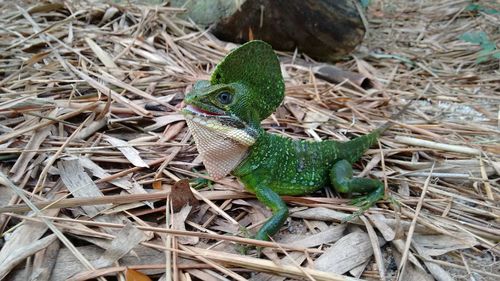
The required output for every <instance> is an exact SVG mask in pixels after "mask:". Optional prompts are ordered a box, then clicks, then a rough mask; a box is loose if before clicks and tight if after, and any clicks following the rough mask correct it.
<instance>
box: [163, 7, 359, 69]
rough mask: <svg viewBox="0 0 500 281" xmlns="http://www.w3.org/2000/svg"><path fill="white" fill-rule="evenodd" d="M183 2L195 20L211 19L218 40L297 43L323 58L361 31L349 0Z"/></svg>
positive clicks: (286, 47) (337, 54)
mask: <svg viewBox="0 0 500 281" xmlns="http://www.w3.org/2000/svg"><path fill="white" fill-rule="evenodd" d="M184 2H186V0H177V1H173V2H172V3H173V4H174V3H175V6H179V5H180V6H182V3H184ZM240 3H242V4H241V6H239V8H238V4H240ZM186 8H187V10H188V15H189V16H190V17H191V18H192V19H193V20H195V22H197V23H199V24H203V25H209V24H211V23H215V27H214V29H213V33H214V35H215V36H217V37H218V38H220V39H222V40H225V41H230V42H235V43H244V42H247V41H249V40H252V39H261V40H264V41H266V42H268V43H270V44H271V45H272V46H273V48H275V49H277V50H282V51H293V50H295V48H298V49H299V51H300V52H304V53H306V54H307V55H309V56H310V57H312V58H315V59H318V60H323V61H337V60H339V59H341V58H343V57H344V56H346V55H347V54H349V53H350V52H351V51H352V50H353V49H354V48H355V47H356V46H357V45H358V44H360V43H361V41H362V39H363V36H364V33H365V29H364V26H363V22H362V20H361V18H360V16H359V13H358V10H357V8H356V5H355V3H354V1H353V0H338V1H331V0H248V1H243V0H240V1H235V0H227V1H225V0H211V1H208V0H190V1H189V2H188V3H187V4H186ZM214 10H215V11H216V12H214Z"/></svg>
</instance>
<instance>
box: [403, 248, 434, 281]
mask: <svg viewBox="0 0 500 281" xmlns="http://www.w3.org/2000/svg"><path fill="white" fill-rule="evenodd" d="M394 258H395V260H396V263H397V264H398V266H401V265H400V263H401V254H400V252H399V251H397V250H394ZM399 280H405V281H406V280H408V281H432V280H434V279H433V278H432V276H430V275H429V274H427V273H426V272H425V271H424V270H422V268H421V267H417V266H415V265H414V264H413V263H408V264H407V265H406V266H405V270H404V272H403V273H402V275H401V276H399Z"/></svg>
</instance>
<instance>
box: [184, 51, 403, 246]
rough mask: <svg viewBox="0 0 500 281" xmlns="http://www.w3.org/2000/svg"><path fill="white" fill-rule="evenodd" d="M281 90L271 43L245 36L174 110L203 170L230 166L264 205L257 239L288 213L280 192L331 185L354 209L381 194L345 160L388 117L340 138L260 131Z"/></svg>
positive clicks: (369, 141)
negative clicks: (351, 197)
mask: <svg viewBox="0 0 500 281" xmlns="http://www.w3.org/2000/svg"><path fill="white" fill-rule="evenodd" d="M284 90H285V86H284V81H283V77H282V76H281V69H280V64H279V61H278V58H277V56H276V54H275V53H274V51H273V49H272V48H271V46H270V45H268V44H267V43H265V42H263V41H251V42H248V43H246V44H244V45H242V46H241V47H239V48H236V49H235V50H233V51H232V52H231V53H229V54H228V55H227V56H226V57H225V58H224V59H223V60H222V61H221V62H220V63H219V64H218V65H217V67H216V68H215V70H214V72H213V73H212V76H211V78H210V81H199V82H197V83H196V84H195V85H194V87H193V90H192V91H191V92H189V93H188V94H187V95H186V97H185V99H184V102H185V104H186V105H187V106H186V107H185V108H184V109H183V110H182V112H183V114H184V115H185V117H186V122H187V125H188V127H189V130H190V131H191V133H192V135H193V138H194V140H195V142H196V146H197V149H198V151H199V153H200V155H201V157H202V159H203V163H204V165H205V167H206V169H207V171H208V173H209V174H210V176H212V177H213V178H215V179H220V178H222V177H224V176H226V175H227V174H228V173H231V174H233V175H234V176H236V177H237V178H238V179H239V180H240V181H241V182H242V183H243V185H244V186H245V188H246V189H247V190H248V191H250V192H252V193H254V194H255V195H256V197H257V199H258V200H259V201H261V202H262V203H263V204H265V205H266V206H267V207H269V208H270V209H271V210H272V212H273V215H272V217H271V218H269V219H268V220H267V221H266V222H265V223H264V225H263V226H262V227H261V228H260V229H259V231H258V233H257V235H256V236H255V238H256V239H260V240H269V237H270V236H271V235H273V234H275V233H276V232H277V231H278V230H279V229H280V227H281V226H282V225H283V224H284V222H285V220H286V218H287V217H288V207H287V206H286V204H285V202H284V201H283V200H282V199H281V197H280V196H281V195H304V194H308V193H312V192H314V191H316V190H318V189H321V188H323V187H324V186H327V185H329V186H332V187H333V188H335V190H336V191H337V192H339V193H354V194H358V195H359V197H358V198H357V199H356V203H357V205H359V206H360V207H361V209H360V211H364V210H366V209H368V208H369V207H370V206H372V205H373V204H375V203H376V202H377V201H378V200H379V199H381V198H382V197H383V196H384V185H383V184H382V183H381V182H380V181H378V180H374V179H365V178H353V172H352V166H351V165H352V163H354V162H356V161H358V160H359V159H360V158H361V156H362V155H363V154H364V153H365V152H366V150H367V149H368V148H369V147H370V146H372V145H374V144H375V143H377V139H378V137H379V136H380V134H381V133H382V132H383V131H384V130H386V129H387V128H388V127H389V123H387V124H385V125H383V126H382V127H380V128H378V129H376V130H374V131H372V132H371V133H369V134H367V135H364V136H360V137H357V138H355V139H353V140H351V141H348V142H336V141H331V140H326V141H322V142H309V141H301V140H293V139H290V138H286V137H282V136H279V135H275V134H271V133H268V132H266V131H265V130H264V129H262V128H261V126H260V123H261V121H262V120H264V119H265V118H267V117H268V116H270V115H271V114H272V112H273V111H274V110H275V109H276V108H277V107H278V106H279V105H280V104H281V102H282V101H283V98H284ZM408 105H409V104H408ZM408 105H407V106H405V108H404V109H403V110H402V111H401V112H400V113H399V114H401V113H402V112H403V111H404V110H406V108H407V107H408Z"/></svg>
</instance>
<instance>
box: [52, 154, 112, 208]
mask: <svg viewBox="0 0 500 281" xmlns="http://www.w3.org/2000/svg"><path fill="white" fill-rule="evenodd" d="M57 167H58V168H59V173H60V175H61V179H62V181H63V182H64V184H65V185H66V188H67V189H68V190H69V191H70V192H71V194H72V195H73V197H75V198H78V197H97V196H103V194H102V192H101V190H99V188H98V187H97V186H96V184H95V183H94V182H93V181H92V179H91V178H90V177H89V176H88V175H87V174H86V173H85V171H84V170H83V167H82V165H80V162H79V161H78V159H66V160H64V159H62V160H60V161H59V163H58V165H57ZM109 207H111V205H109V204H105V205H104V204H103V205H93V206H81V208H82V209H83V210H84V211H85V213H86V214H87V215H88V216H89V217H95V216H97V215H98V214H99V213H100V212H101V211H102V210H104V209H107V208H109Z"/></svg>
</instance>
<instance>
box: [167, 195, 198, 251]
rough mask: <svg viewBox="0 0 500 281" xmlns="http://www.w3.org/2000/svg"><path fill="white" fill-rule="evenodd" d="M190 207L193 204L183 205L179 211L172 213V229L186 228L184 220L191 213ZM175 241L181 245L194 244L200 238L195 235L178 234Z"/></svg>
mask: <svg viewBox="0 0 500 281" xmlns="http://www.w3.org/2000/svg"><path fill="white" fill-rule="evenodd" d="M192 208H193V206H190V205H184V207H182V209H181V210H180V211H179V212H176V213H174V214H172V220H173V225H172V228H173V229H177V230H186V225H185V222H186V219H187V217H188V216H189V214H190V213H191V210H192ZM177 241H178V242H179V243H180V244H183V245H196V244H198V242H199V241H200V238H199V237H196V236H180V237H177Z"/></svg>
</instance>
